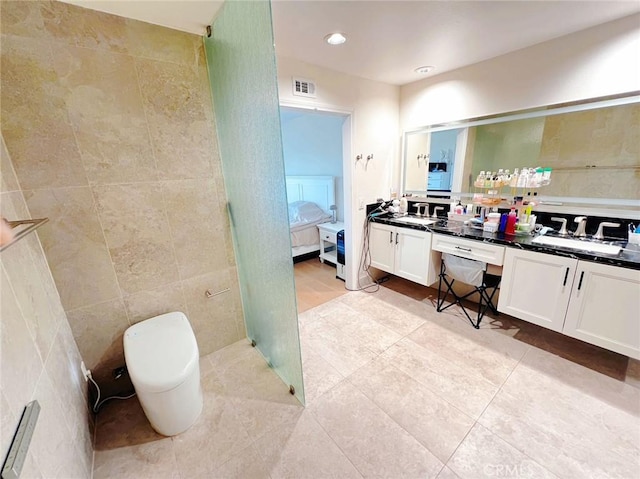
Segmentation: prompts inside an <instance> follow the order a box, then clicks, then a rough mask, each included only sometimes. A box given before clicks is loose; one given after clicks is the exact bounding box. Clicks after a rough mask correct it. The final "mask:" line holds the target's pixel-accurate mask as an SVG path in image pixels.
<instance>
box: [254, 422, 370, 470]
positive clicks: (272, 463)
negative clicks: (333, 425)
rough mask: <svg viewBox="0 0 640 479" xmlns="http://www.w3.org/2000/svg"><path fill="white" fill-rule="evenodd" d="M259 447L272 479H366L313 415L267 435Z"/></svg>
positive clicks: (258, 444)
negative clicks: (361, 478) (363, 478)
mask: <svg viewBox="0 0 640 479" xmlns="http://www.w3.org/2000/svg"><path fill="white" fill-rule="evenodd" d="M255 447H256V448H257V450H258V451H259V452H260V455H261V456H262V458H263V459H264V461H265V462H266V463H267V465H268V469H269V474H270V476H271V478H272V479H280V478H291V479H297V478H303V477H305V478H311V477H313V478H336V479H338V478H339V479H343V478H344V479H347V478H360V477H362V475H361V474H360V473H359V472H358V470H357V469H356V468H355V467H354V465H353V464H352V463H351V461H349V459H347V457H346V456H345V455H344V453H343V452H342V451H341V450H340V448H339V447H338V446H337V445H336V444H335V443H334V442H333V440H332V439H331V438H330V437H329V436H328V435H327V433H326V432H325V431H324V430H323V429H322V428H321V427H320V425H319V424H318V423H317V421H316V420H315V419H314V418H313V416H312V414H311V413H310V412H305V413H303V414H301V415H300V416H299V417H298V418H297V419H296V420H295V421H291V422H288V423H287V424H285V425H284V426H283V427H281V428H279V429H278V430H277V431H274V432H272V433H269V434H266V435H265V436H263V437H262V438H261V439H259V440H258V441H256V443H255Z"/></svg>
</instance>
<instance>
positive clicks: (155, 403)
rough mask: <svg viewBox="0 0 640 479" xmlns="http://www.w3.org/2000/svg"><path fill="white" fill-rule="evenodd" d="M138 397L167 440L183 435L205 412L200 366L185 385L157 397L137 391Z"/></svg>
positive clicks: (152, 421)
mask: <svg viewBox="0 0 640 479" xmlns="http://www.w3.org/2000/svg"><path fill="white" fill-rule="evenodd" d="M136 393H137V395H138V399H139V401H140V405H141V406H142V409H143V411H144V413H145V415H146V416H147V419H148V420H149V423H151V427H153V429H155V430H156V431H157V432H158V433H159V434H162V435H163V436H175V435H177V434H180V433H183V432H185V431H186V430H187V429H189V428H190V427H191V426H192V425H193V424H194V423H195V422H196V420H197V419H198V417H199V416H200V413H201V412H202V405H203V399H202V389H201V387H200V368H199V365H196V367H195V370H194V371H192V373H191V374H190V375H189V377H188V378H187V379H186V380H185V381H184V382H183V383H182V384H180V385H179V386H177V387H175V388H173V389H171V390H169V391H165V392H160V393H157V392H145V391H138V390H136Z"/></svg>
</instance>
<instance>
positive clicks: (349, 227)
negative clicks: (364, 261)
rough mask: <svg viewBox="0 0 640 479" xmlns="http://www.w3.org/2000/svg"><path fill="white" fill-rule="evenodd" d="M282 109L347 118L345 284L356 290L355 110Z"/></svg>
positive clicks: (289, 105)
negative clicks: (352, 164) (352, 165)
mask: <svg viewBox="0 0 640 479" xmlns="http://www.w3.org/2000/svg"><path fill="white" fill-rule="evenodd" d="M280 108H290V109H294V110H305V111H314V112H320V113H327V114H332V115H340V116H343V117H345V121H344V123H343V125H342V190H343V191H342V197H343V199H344V235H345V239H344V243H345V244H344V248H345V252H346V254H345V267H344V269H345V273H346V276H345V284H346V287H347V289H356V287H357V286H356V284H357V281H356V277H355V275H354V271H355V270H356V268H355V267H354V265H353V261H357V256H356V254H355V253H356V252H355V246H354V243H353V234H352V233H353V213H352V211H353V204H354V203H353V202H354V201H355V200H354V198H353V188H352V171H351V160H350V158H351V152H352V150H353V148H352V142H353V135H352V122H353V110H349V109H345V108H340V107H333V106H317V105H310V104H309V103H303V102H300V103H298V102H292V101H281V102H280Z"/></svg>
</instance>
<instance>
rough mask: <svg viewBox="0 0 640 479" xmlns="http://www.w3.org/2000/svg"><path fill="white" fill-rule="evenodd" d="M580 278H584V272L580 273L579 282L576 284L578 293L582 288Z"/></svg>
mask: <svg viewBox="0 0 640 479" xmlns="http://www.w3.org/2000/svg"><path fill="white" fill-rule="evenodd" d="M582 278H584V271H583V272H582V273H580V281H579V282H578V291H580V288H582Z"/></svg>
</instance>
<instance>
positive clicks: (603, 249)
mask: <svg viewBox="0 0 640 479" xmlns="http://www.w3.org/2000/svg"><path fill="white" fill-rule="evenodd" d="M532 243H535V244H541V245H546V246H558V247H560V248H570V249H575V250H580V251H586V252H589V253H599V254H609V255H617V254H618V253H620V250H621V249H622V247H620V246H617V245H613V244H605V243H596V242H593V241H581V240H576V239H570V238H558V237H555V236H538V237H537V238H535V239H534V240H533V241H532Z"/></svg>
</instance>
